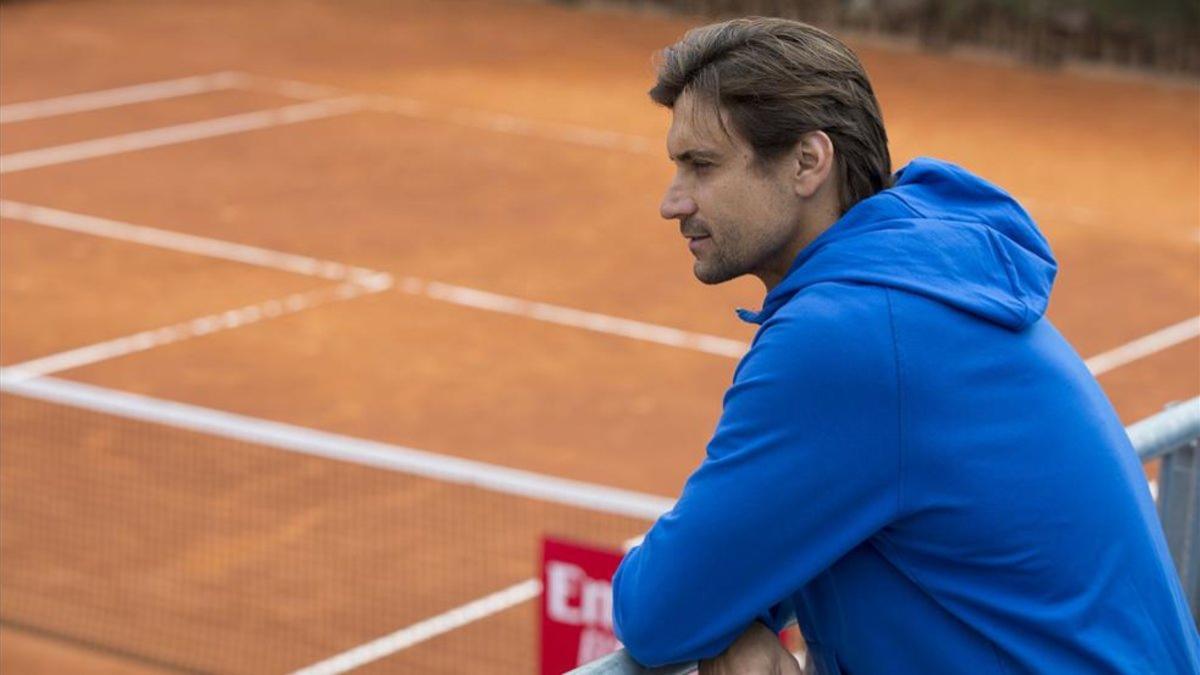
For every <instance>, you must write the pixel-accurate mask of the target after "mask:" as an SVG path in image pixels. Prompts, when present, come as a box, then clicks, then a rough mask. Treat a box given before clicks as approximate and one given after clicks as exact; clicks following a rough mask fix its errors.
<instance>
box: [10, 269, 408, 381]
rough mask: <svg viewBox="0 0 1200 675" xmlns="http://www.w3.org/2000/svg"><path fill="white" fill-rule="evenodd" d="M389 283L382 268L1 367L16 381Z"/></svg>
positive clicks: (345, 297) (378, 288)
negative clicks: (365, 277)
mask: <svg viewBox="0 0 1200 675" xmlns="http://www.w3.org/2000/svg"><path fill="white" fill-rule="evenodd" d="M391 286H392V280H391V278H390V277H388V276H387V275H386V274H381V275H378V276H377V277H376V278H375V279H374V280H373V284H371V285H363V284H360V283H358V282H354V281H348V282H345V283H343V284H339V285H338V286H335V287H333V288H322V289H318V290H313V291H307V292H304V293H293V294H291V295H289V296H287V297H285V298H280V299H277V300H267V301H265V302H260V303H257V304H253V305H247V306H245V307H241V308H238V309H231V310H229V311H226V312H219V313H217V314H209V315H208V316H202V317H200V318H197V319H192V320H190V321H182V322H179V323H176V324H172V325H170V326H164V327H162V328H157V329H153V330H146V331H141V332H139V333H134V334H133V335H127V336H124V337H119V338H115V339H112V340H106V341H104V342H98V343H96V344H92V345H87V346H86V347H80V348H78V349H70V350H67V351H65V352H59V353H57V354H51V355H49V356H44V357H41V358H37V359H32V360H30V361H25V362H24V363H18V364H15V365H12V366H8V367H6V368H4V371H3V372H4V376H5V377H6V378H8V379H10V380H12V381H20V380H26V379H31V378H34V377H40V376H43V375H49V374H51V373H57V372H61V371H64V370H70V369H72V368H81V367H83V366H87V365H91V364H94V363H99V362H101V361H107V360H109V359H115V358H118V357H121V356H127V355H129V354H135V353H137V352H144V351H147V350H150V349H154V348H156V347H162V346H165V345H169V344H172V343H175V342H182V341H184V340H189V339H191V338H194V337H200V336H202V335H208V334H209V333H216V332H218V331H222V330H228V329H230V328H237V327H239V326H246V325H249V324H252V323H258V322H260V321H265V320H267V319H274V318H277V317H281V316H286V315H288V314H295V313H296V312H302V311H304V310H306V309H312V308H314V307H320V306H322V305H326V304H329V303H331V302H337V301H341V300H349V299H351V298H356V297H358V296H360V295H367V294H371V293H379V292H382V291H385V290H387V289H389V288H391Z"/></svg>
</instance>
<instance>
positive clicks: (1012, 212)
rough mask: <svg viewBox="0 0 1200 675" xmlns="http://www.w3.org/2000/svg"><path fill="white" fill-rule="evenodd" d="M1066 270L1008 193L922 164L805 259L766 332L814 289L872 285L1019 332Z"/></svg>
mask: <svg viewBox="0 0 1200 675" xmlns="http://www.w3.org/2000/svg"><path fill="white" fill-rule="evenodd" d="M1057 269H1058V265H1057V263H1056V262H1055V260H1054V256H1053V254H1051V252H1050V245H1049V244H1048V243H1047V242H1046V239H1045V237H1043V236H1042V234H1041V232H1039V231H1038V229H1037V226H1036V225H1035V224H1034V222H1033V219H1032V218H1030V216H1029V214H1028V213H1026V211H1025V209H1023V208H1021V206H1020V205H1019V204H1017V202H1016V200H1015V199H1013V198H1012V197H1011V196H1010V195H1009V194H1008V193H1006V192H1005V191H1003V190H1001V189H1000V188H998V187H996V186H995V185H992V184H991V183H988V182H987V181H985V180H983V179H982V178H979V177H978V176H975V175H973V174H971V173H969V172H968V171H966V170H965V169H963V168H961V167H958V166H955V165H953V164H950V163H948V162H943V161H940V160H936V159H929V158H924V157H923V158H918V159H915V160H913V161H912V162H911V163H909V164H908V165H907V166H905V167H904V168H903V169H901V170H900V171H898V172H897V173H896V176H895V180H894V183H893V185H892V187H890V188H888V189H887V190H883V191H881V192H879V193H877V194H875V195H873V196H871V197H869V198H867V199H864V200H862V201H861V202H859V203H858V204H856V205H855V206H854V207H853V208H851V209H850V210H849V211H847V212H846V214H845V215H843V216H842V217H841V218H840V219H838V221H837V222H835V223H834V224H833V225H832V226H831V227H830V228H829V229H828V230H826V231H825V232H824V233H822V234H821V235H820V236H819V237H817V238H816V239H815V240H813V242H812V243H811V244H809V245H808V246H807V247H805V248H804V250H803V251H801V252H800V255H799V256H797V257H796V260H795V262H794V263H793V264H792V267H791V269H790V270H789V271H788V273H787V275H786V276H785V277H784V278H783V280H782V281H781V282H780V283H779V284H778V285H777V286H776V287H775V288H773V289H771V291H770V292H769V293H768V294H767V297H766V299H765V300H764V301H763V308H762V310H760V311H758V312H752V311H749V310H738V314H739V315H740V316H741V317H742V318H743V319H744V320H746V321H749V322H752V323H758V324H761V323H763V322H765V321H766V320H767V319H769V318H771V316H772V315H773V314H774V313H775V312H776V311H778V310H779V308H780V307H782V306H783V305H784V304H785V303H787V301H788V300H790V299H791V298H792V297H793V296H794V295H796V293H798V292H800V291H801V290H802V289H804V288H805V287H807V286H811V285H812V284H816V283H821V282H827V281H839V282H854V283H863V284H872V285H876V286H886V287H889V288H895V289H899V290H902V291H905V292H908V293H913V294H916V295H922V296H925V297H927V298H931V299H933V300H936V301H938V302H940V303H943V304H946V305H949V306H951V307H954V308H956V309H959V310H961V311H964V312H968V313H970V314H973V315H975V316H977V317H980V318H981V319H984V320H986V321H990V322H992V323H996V324H999V325H1001V326H1005V327H1007V328H1009V329H1011V330H1014V331H1017V330H1021V329H1024V328H1025V327H1026V326H1029V325H1030V324H1032V323H1034V322H1036V321H1037V320H1038V319H1040V318H1041V317H1042V315H1043V314H1044V313H1045V311H1046V305H1047V303H1048V302H1049V299H1050V287H1051V286H1052V285H1053V283H1054V275H1055V273H1056V272H1057Z"/></svg>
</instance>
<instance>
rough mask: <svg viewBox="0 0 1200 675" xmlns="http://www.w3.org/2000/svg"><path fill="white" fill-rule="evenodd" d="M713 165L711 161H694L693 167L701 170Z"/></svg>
mask: <svg viewBox="0 0 1200 675" xmlns="http://www.w3.org/2000/svg"><path fill="white" fill-rule="evenodd" d="M711 166H712V163H711V162H692V168H693V169H695V170H697V171H701V170H703V169H707V168H709V167H711Z"/></svg>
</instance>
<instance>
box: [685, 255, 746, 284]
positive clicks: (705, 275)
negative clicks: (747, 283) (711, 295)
mask: <svg viewBox="0 0 1200 675" xmlns="http://www.w3.org/2000/svg"><path fill="white" fill-rule="evenodd" d="M692 274H694V275H696V280H697V281H699V282H700V283H702V284H704V285H706V286H716V285H717V284H723V283H725V282H726V281H729V280H730V279H733V278H734V277H736V276H739V275H737V274H730V273H729V272H728V271H727V270H723V269H714V268H712V267H710V266H707V265H705V264H704V263H702V262H701V261H699V260H697V261H696V262H694V263H693V264H692Z"/></svg>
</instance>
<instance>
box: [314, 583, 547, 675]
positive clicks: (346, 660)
mask: <svg viewBox="0 0 1200 675" xmlns="http://www.w3.org/2000/svg"><path fill="white" fill-rule="evenodd" d="M541 592H542V582H541V581H540V580H538V579H526V580H525V581H522V582H520V583H517V584H513V585H512V586H509V587H508V588H505V589H504V590H501V591H497V592H495V593H492V594H491V595H485V596H484V597H482V598H479V599H478V600H474V601H472V602H468V603H467V604H465V605H461V606H459V607H455V608H454V609H451V610H449V611H447V612H444V613H442V614H439V615H437V616H435V617H431V618H429V619H425V620H424V621H421V622H420V623H415V624H413V625H411V626H409V627H407V628H403V629H401V630H398V631H396V632H395V633H391V634H389V635H385V636H383V637H381V638H378V639H376V640H372V641H371V642H368V643H366V644H363V645H360V646H358V647H355V648H354V649H350V650H348V651H345V652H342V653H341V654H338V655H336V656H332V657H330V658H328V659H325V660H324V661H321V662H320V663H315V664H313V665H311V666H308V667H307V668H301V669H300V670H297V671H295V672H294V673H292V675H337V674H338V673H344V672H347V671H349V670H353V669H355V668H358V667H361V666H364V665H366V664H368V663H371V662H372V661H377V660H379V659H381V658H383V657H385V656H389V655H391V654H395V653H396V652H399V651H403V650H405V649H408V648H409V647H412V646H414V645H418V644H420V643H422V642H425V641H426V640H429V639H432V638H435V637H437V636H439V635H442V634H443V633H448V632H450V631H452V630H455V629H457V628H461V627H462V626H466V625H467V624H471V623H474V622H476V621H479V620H480V619H484V618H487V617H489V616H491V615H493V614H496V613H498V612H502V611H504V610H506V609H508V608H510V607H515V606H517V605H519V604H521V603H523V602H527V601H529V600H532V599H533V598H536V597H537V596H538V595H540V594H541Z"/></svg>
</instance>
